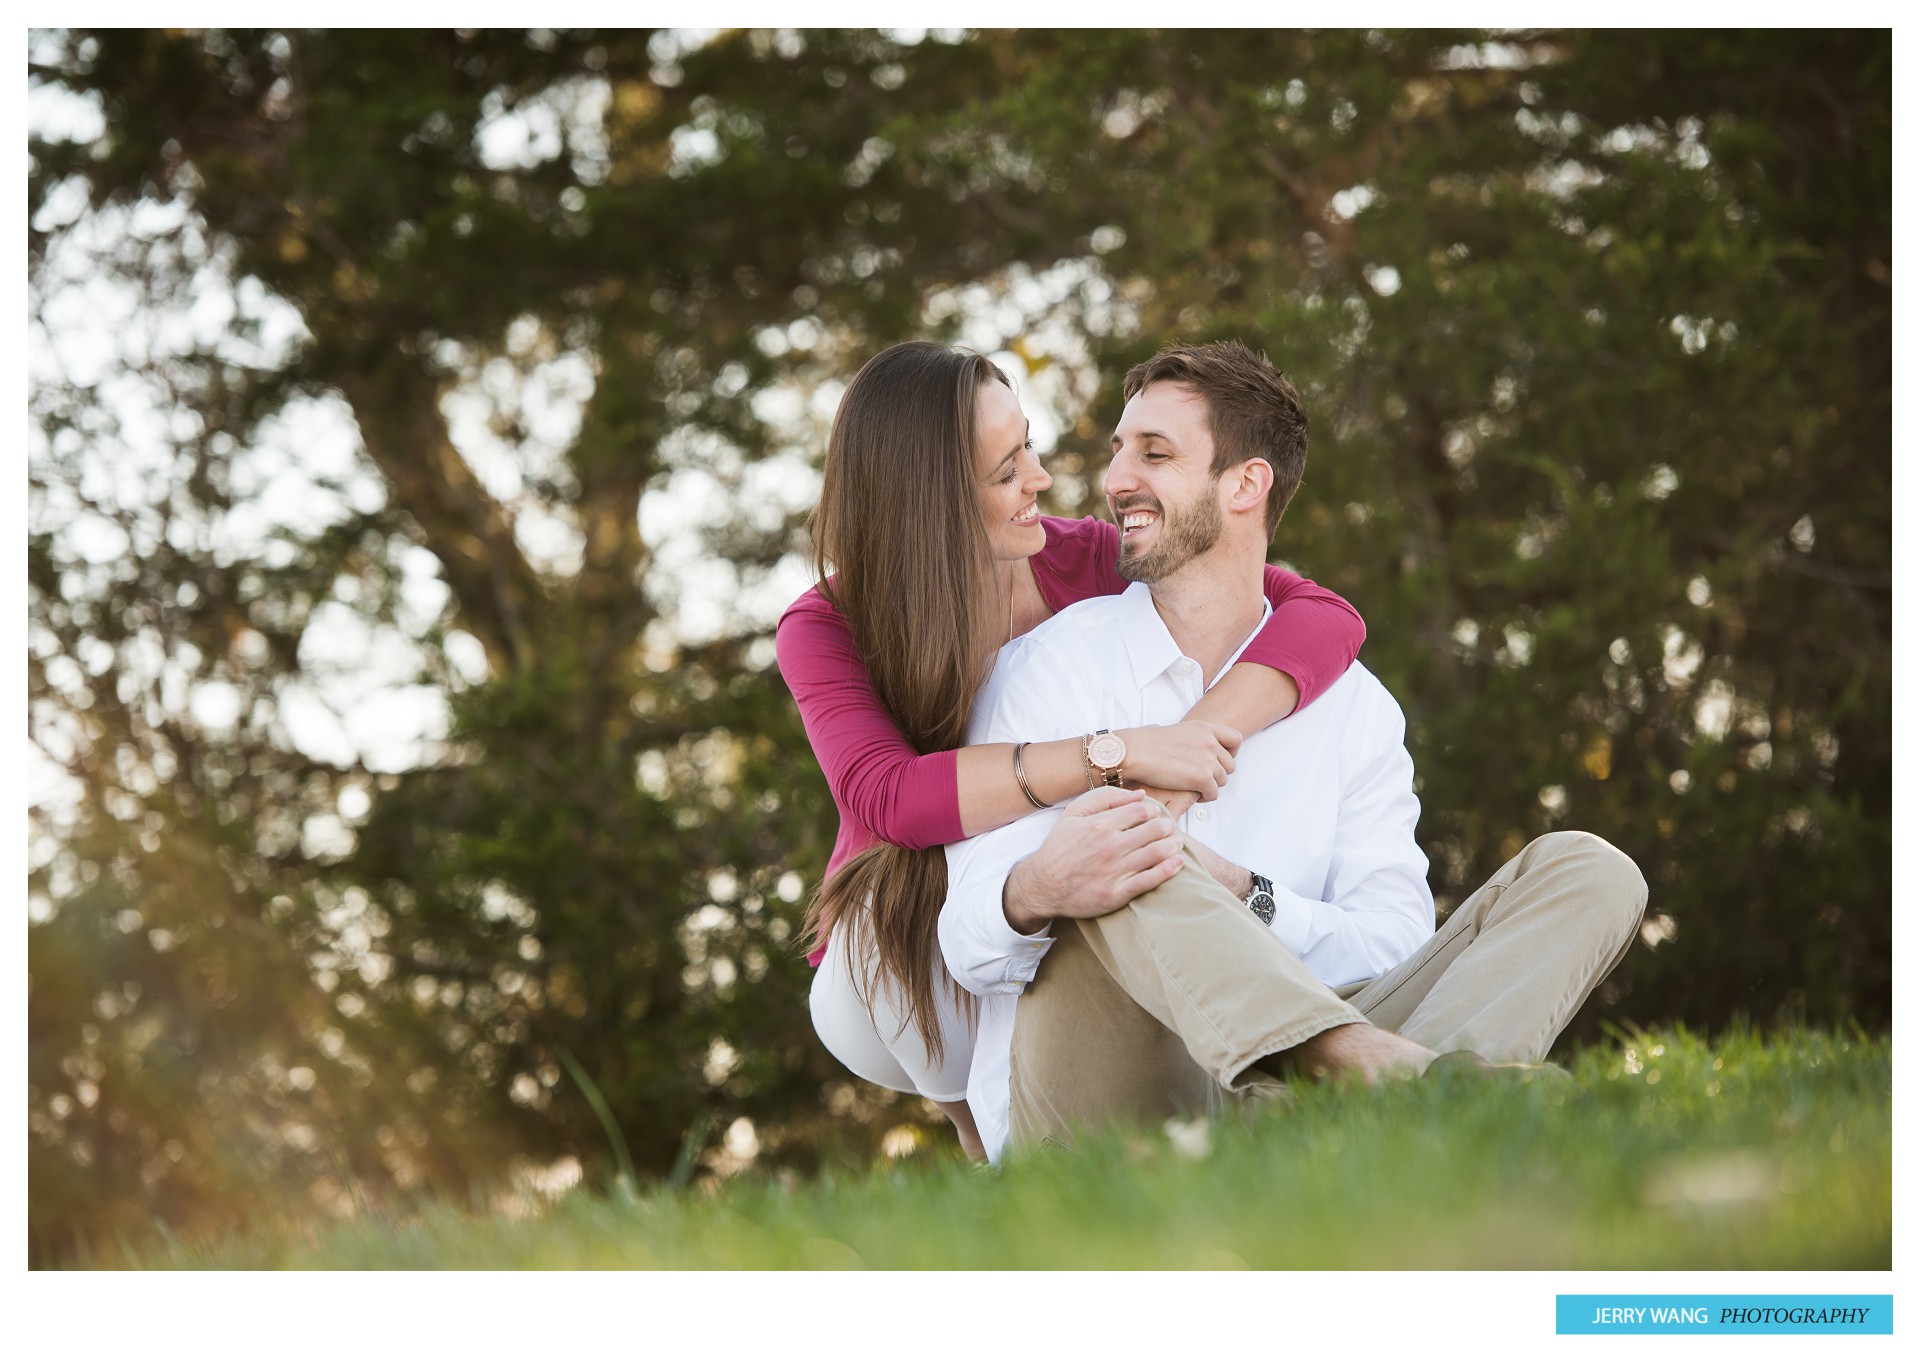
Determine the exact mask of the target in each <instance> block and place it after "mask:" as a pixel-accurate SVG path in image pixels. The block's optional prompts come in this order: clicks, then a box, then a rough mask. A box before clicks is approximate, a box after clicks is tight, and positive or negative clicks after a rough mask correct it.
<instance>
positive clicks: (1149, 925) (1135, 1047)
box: [1009, 831, 1647, 1147]
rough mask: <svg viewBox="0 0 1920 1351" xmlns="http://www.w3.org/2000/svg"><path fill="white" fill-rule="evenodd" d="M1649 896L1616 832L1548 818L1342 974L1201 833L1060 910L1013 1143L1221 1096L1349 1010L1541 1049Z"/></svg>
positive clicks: (1428, 1043)
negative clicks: (1440, 908)
mask: <svg viewBox="0 0 1920 1351" xmlns="http://www.w3.org/2000/svg"><path fill="white" fill-rule="evenodd" d="M1646 901H1647V886H1646V882H1645V880H1644V879H1643V878H1642V877H1641V876H1640V870H1639V868H1637V867H1635V866H1634V863H1633V860H1632V859H1630V858H1628V857H1627V856H1626V855H1625V854H1623V853H1621V852H1620V851H1619V850H1618V849H1615V848H1614V847H1613V846H1612V845H1610V844H1608V843H1607V842H1606V841H1605V840H1602V839H1600V838H1599V837H1598V836H1595V835H1587V834H1582V833H1579V832H1573V831H1568V832H1562V833H1560V834H1555V835H1544V836H1542V837H1541V838H1539V839H1537V840H1535V841H1534V842H1533V843H1532V844H1529V845H1528V846H1527V847H1526V848H1525V849H1522V850H1521V851H1520V852H1519V854H1517V855H1516V856H1515V857H1514V858H1513V860H1512V861H1511V862H1509V863H1508V864H1507V865H1506V866H1505V867H1503V868H1501V869H1500V871H1499V872H1497V873H1495V874H1494V875H1493V877H1492V878H1491V879H1489V880H1488V882H1487V883H1486V885H1485V886H1483V887H1481V888H1480V889H1479V890H1478V891H1476V892H1474V894H1473V895H1472V896H1470V897H1468V898H1467V899H1466V900H1465V901H1464V902H1462V903H1461V904H1460V906H1459V908H1457V909H1456V910H1455V911H1454V912H1453V914H1452V915H1451V916H1449V917H1448V919H1447V922H1446V923H1445V924H1444V925H1442V926H1441V928H1440V930H1439V932H1437V933H1435V934H1434V936H1433V937H1432V938H1430V939H1429V940H1427V942H1426V943H1424V944H1422V945H1421V947H1420V949H1419V951H1417V952H1415V953H1414V954H1413V955H1412V956H1411V957H1408V958H1407V959H1406V960H1405V961H1403V962H1401V963H1400V964H1399V965H1398V966H1395V967H1394V968H1393V969H1392V970H1390V971H1387V972H1385V973H1384V974H1382V975H1380V976H1376V977H1374V978H1373V979H1372V980H1367V981H1361V982H1358V983H1356V984H1354V985H1349V986H1342V987H1340V988H1339V989H1332V988H1330V987H1328V986H1327V985H1325V984H1323V983H1322V982H1321V981H1320V980H1319V979H1318V978H1317V977H1315V976H1314V974H1313V973H1312V972H1311V971H1309V970H1308V969H1307V968H1306V966H1305V964H1304V963H1302V962H1301V960H1300V959H1299V958H1298V957H1296V956H1294V954H1293V953H1291V952H1289V951H1288V950H1287V949H1286V948H1285V947H1283V946H1282V945H1281V944H1279V943H1277V942H1275V941H1274V938H1273V935H1272V934H1271V933H1269V932H1267V931H1266V927H1265V926H1264V925H1262V924H1261V923H1260V921H1259V920H1257V919H1255V918H1254V917H1253V915H1252V914H1251V913H1250V912H1249V911H1248V910H1247V908H1246V906H1245V905H1244V904H1242V903H1241V902H1240V901H1239V900H1238V899H1236V898H1235V897H1234V896H1232V895H1231V894H1230V893H1228V892H1227V890H1226V889H1225V888H1224V887H1222V886H1221V885H1220V884H1219V883H1217V882H1215V881H1214V880H1213V878H1212V877H1211V876H1210V875H1208V873H1207V872H1206V870H1205V869H1204V868H1203V867H1202V866H1201V865H1200V862H1199V860H1198V859H1196V858H1195V857H1194V856H1193V853H1192V851H1191V850H1189V851H1188V854H1187V866H1186V867H1185V868H1183V869H1182V870H1181V872H1180V873H1179V875H1178V876H1176V877H1175V878H1173V879H1172V880H1171V881H1169V882H1166V883H1165V884H1163V885H1161V886H1159V887H1156V888H1154V890H1152V891H1150V892H1147V893H1146V894H1144V895H1142V896H1140V897H1138V898H1137V899H1135V900H1134V902H1133V903H1132V904H1131V905H1127V906H1123V907H1122V908H1121V909H1119V910H1116V911H1114V912H1113V913H1112V914H1110V915H1103V916H1101V917H1100V918H1099V919H1093V920H1078V921H1074V922H1072V923H1061V924H1056V925H1055V928H1054V944H1053V947H1052V949H1051V950H1050V951H1049V952H1048V953H1047V957H1046V960H1045V961H1044V962H1042V963H1041V966H1040V970H1039V973H1038V974H1037V975H1036V976H1035V978H1034V980H1033V981H1032V982H1031V983H1030V984H1029V985H1028V986H1027V989H1026V992H1025V993H1024V994H1022V995H1021V996H1020V1000H1019V1003H1018V1004H1017V1005H1016V1006H1015V1013H1014V1027H1013V1048H1012V1056H1011V1074H1012V1082H1011V1095H1012V1101H1011V1120H1010V1138H1009V1143H1010V1144H1012V1145H1013V1146H1015V1147H1019V1146H1021V1145H1023V1144H1033V1143H1036V1142H1038V1141H1042V1140H1052V1141H1055V1142H1057V1143H1060V1144H1066V1143H1068V1142H1070V1141H1071V1139H1072V1131H1073V1127H1074V1125H1075V1124H1082V1125H1086V1124H1097V1123H1100V1122H1104V1121H1111V1120H1115V1119H1133V1120H1159V1119H1162V1118H1165V1117H1167V1116H1169V1115H1173V1114H1176V1113H1189V1114H1198V1113H1203V1112H1208V1111H1212V1110H1214V1109H1216V1108H1218V1107H1219V1106H1220V1105H1221V1104H1222V1103H1223V1102H1224V1101H1225V1100H1226V1098H1227V1096H1229V1095H1230V1094H1233V1093H1246V1092H1249V1091H1252V1092H1258V1091H1260V1085H1261V1084H1263V1083H1271V1079H1270V1077H1269V1076H1267V1075H1266V1074H1265V1073H1264V1071H1262V1070H1259V1069H1256V1068H1254V1066H1255V1062H1256V1061H1259V1060H1260V1059H1262V1058H1263V1057H1265V1056H1269V1055H1273V1054H1275V1053H1277V1052H1280V1051H1284V1050H1287V1049H1288V1048H1290V1047H1293V1046H1297V1045H1299V1044H1300V1043H1301V1042H1303V1041H1306V1040H1307V1039H1308V1038H1310V1037H1312V1036H1314V1035H1316V1034H1318V1033H1320V1032H1324V1031H1326V1030H1327V1029H1329V1028H1332V1027H1338V1026H1340V1025H1342V1024H1345V1023H1358V1022H1371V1023H1373V1024H1374V1025H1375V1026H1377V1027H1383V1028H1386V1029H1387V1030H1388V1031H1392V1032H1398V1033H1399V1034H1400V1035H1401V1036H1403V1037H1406V1038H1408V1039H1409V1040H1411V1041H1415V1042H1418V1043H1419V1044H1420V1045H1422V1046H1425V1047H1427V1048H1428V1049H1430V1050H1433V1051H1453V1050H1472V1051H1478V1052H1479V1053H1480V1054H1481V1055H1484V1056H1485V1057H1487V1059H1489V1060H1494V1061H1512V1060H1521V1061H1537V1060H1540V1059H1542V1058H1544V1057H1545V1055H1546V1053H1547V1048H1548V1047H1550V1046H1551V1045H1552V1044H1553V1040H1554V1038H1555V1037H1556V1036H1558V1035H1559V1034H1560V1030H1561V1029H1562V1028H1564V1027H1565V1026H1566V1025H1567V1023H1568V1022H1569V1021H1570V1020H1571V1019H1572V1018H1573V1015H1574V1014H1575V1013H1576V1012H1577V1011H1578V1010H1579V1008H1580V1005H1581V1004H1582V1003H1584V1002H1585V1001H1586V998H1587V996H1588V995H1590V994H1592V993H1593V991H1594V989H1595V987H1596V986H1598V985H1599V984H1600V982H1601V981H1602V980H1603V979H1604V978H1605V977H1606V974H1607V973H1608V972H1609V971H1611V970H1612V969H1613V968H1614V967H1615V966H1616V965H1617V964H1618V963H1619V961H1620V959H1621V958H1622V957H1624V956H1625V955H1626V953H1627V949H1628V947H1629V946H1631V945H1632V942H1633V937H1634V935H1635V934H1636V933H1637V932H1638V931H1639V925H1640V917H1641V914H1642V912H1643V911H1644V910H1645V909H1646Z"/></svg>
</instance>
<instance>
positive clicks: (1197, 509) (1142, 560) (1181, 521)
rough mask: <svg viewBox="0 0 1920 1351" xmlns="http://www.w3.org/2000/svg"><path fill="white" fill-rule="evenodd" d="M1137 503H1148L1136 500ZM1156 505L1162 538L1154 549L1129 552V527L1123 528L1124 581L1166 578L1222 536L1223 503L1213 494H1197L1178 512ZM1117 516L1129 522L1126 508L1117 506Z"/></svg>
mask: <svg viewBox="0 0 1920 1351" xmlns="http://www.w3.org/2000/svg"><path fill="white" fill-rule="evenodd" d="M1134 505H1136V506H1138V505H1145V504H1143V503H1141V502H1139V501H1138V499H1136V500H1135V503H1134ZM1152 506H1153V508H1154V510H1156V511H1158V512H1159V513H1160V539H1159V542H1158V543H1156V544H1155V545H1154V546H1153V547H1152V548H1151V549H1149V550H1147V551H1145V552H1143V553H1134V554H1131V555H1129V554H1128V552H1127V537H1126V534H1125V533H1124V529H1125V527H1124V526H1123V527H1122V531H1123V533H1122V534H1121V536H1120V576H1121V579H1122V580H1124V581H1129V582H1146V583H1148V584H1149V585H1151V584H1152V583H1154V582H1159V581H1164V580H1165V579H1166V578H1168V577H1171V576H1173V574H1174V573H1176V572H1178V571H1180V569H1181V568H1183V567H1185V566H1186V565H1187V563H1188V562H1189V561H1190V560H1192V559H1194V558H1197V557H1199V556H1200V555H1201V554H1203V553H1205V552H1206V551H1207V550H1209V549H1211V548H1212V547H1213V546H1214V544H1215V543H1216V542H1218V540H1219V539H1220V531H1221V529H1222V527H1223V525H1224V518H1223V517H1222V516H1221V514H1220V503H1219V501H1218V500H1217V499H1216V498H1215V497H1214V495H1213V494H1212V493H1209V492H1202V493H1199V494H1196V495H1195V497H1194V500H1193V501H1192V502H1191V503H1190V504H1188V505H1187V506H1185V507H1183V508H1181V510H1180V511H1179V512H1178V513H1177V514H1176V513H1173V512H1169V511H1168V510H1167V509H1166V507H1165V506H1163V505H1162V504H1160V503H1158V502H1155V503H1153V504H1152ZM1114 515H1115V516H1116V517H1118V518H1119V519H1120V520H1122V521H1125V520H1126V518H1127V512H1126V509H1125V508H1123V507H1119V506H1116V507H1115V508H1114Z"/></svg>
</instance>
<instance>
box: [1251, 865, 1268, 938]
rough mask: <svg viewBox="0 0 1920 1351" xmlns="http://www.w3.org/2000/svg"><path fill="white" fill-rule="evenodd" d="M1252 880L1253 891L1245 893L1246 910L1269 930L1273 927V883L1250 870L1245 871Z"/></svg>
mask: <svg viewBox="0 0 1920 1351" xmlns="http://www.w3.org/2000/svg"><path fill="white" fill-rule="evenodd" d="M1247 874H1248V876H1250V877H1252V878H1253V890H1252V891H1249V892H1248V893H1247V909H1249V910H1251V911H1252V912H1253V917H1254V918H1255V919H1257V920H1259V921H1260V922H1261V923H1262V924H1265V925H1267V926H1268V927H1269V928H1271V927H1272V925H1273V883H1271V882H1269V881H1268V880H1267V879H1266V878H1264V877H1262V876H1261V875H1260V874H1259V873H1257V872H1254V871H1253V870H1252V869H1248V870H1247Z"/></svg>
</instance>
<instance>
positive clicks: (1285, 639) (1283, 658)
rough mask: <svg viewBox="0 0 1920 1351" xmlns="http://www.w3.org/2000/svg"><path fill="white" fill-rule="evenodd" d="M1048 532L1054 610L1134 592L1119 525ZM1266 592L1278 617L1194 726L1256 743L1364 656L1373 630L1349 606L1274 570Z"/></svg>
mask: <svg viewBox="0 0 1920 1351" xmlns="http://www.w3.org/2000/svg"><path fill="white" fill-rule="evenodd" d="M1041 525H1042V526H1043V527H1044V528H1045V529H1046V533H1047V545H1046V548H1045V549H1043V550H1042V551H1041V552H1040V553H1039V554H1038V555H1036V556H1035V558H1034V560H1033V576H1034V580H1035V581H1036V582H1038V583H1039V584H1040V594H1041V595H1042V596H1043V597H1045V599H1046V602H1047V604H1048V605H1050V606H1051V607H1052V608H1054V609H1055V610H1064V609H1065V608H1066V607H1067V606H1069V605H1071V604H1073V603H1074V602H1075V601H1081V600H1086V599H1088V598H1089V597H1091V596H1117V595H1119V594H1120V593H1121V592H1122V591H1124V590H1126V589H1127V583H1126V582H1125V581H1123V580H1122V579H1121V577H1120V570H1119V560H1120V532H1119V531H1118V530H1116V529H1114V526H1113V523H1112V522H1111V521H1103V520H1100V519H1099V518H1097V517H1093V516H1087V517H1082V518H1081V519H1079V520H1074V521H1069V520H1062V519H1060V518H1058V517H1053V516H1049V517H1046V518H1044V519H1043V520H1042V521H1041ZM1262 585H1263V589H1264V590H1265V591H1266V595H1267V601H1268V603H1270V604H1271V605H1272V606H1273V614H1272V615H1271V616H1270V617H1269V618H1268V620H1267V622H1266V623H1265V624H1264V625H1263V626H1262V627H1261V629H1260V632H1258V633H1256V634H1255V635H1254V637H1253V641H1252V642H1250V643H1248V644H1247V650H1246V651H1245V652H1243V653H1241V654H1240V660H1239V661H1238V662H1237V663H1236V664H1235V665H1234V667H1233V669H1232V670H1231V671H1228V672H1227V674H1226V675H1225V676H1223V677H1222V678H1221V679H1220V680H1219V681H1217V682H1216V683H1215V684H1214V687H1213V689H1211V690H1210V691H1208V692H1207V695H1206V697H1205V698H1203V699H1202V700H1201V701H1200V702H1199V703H1198V704H1195V705H1194V706H1193V708H1192V709H1191V710H1190V711H1189V712H1188V714H1187V717H1188V718H1189V719H1193V720H1197V721H1204V722H1216V723H1222V724H1225V725H1226V726H1229V727H1232V728H1234V729H1235V730H1237V731H1239V732H1241V733H1242V734H1243V735H1249V736H1250V735H1252V734H1253V733H1255V732H1257V731H1259V730H1260V729H1261V728H1263V727H1268V726H1271V725H1272V724H1273V723H1276V722H1278V721H1279V720H1280V719H1282V718H1284V717H1287V716H1288V715H1289V714H1291V713H1293V712H1294V711H1295V709H1297V708H1305V707H1306V706H1307V705H1308V704H1310V703H1312V702H1313V701H1314V700H1315V699H1316V698H1318V697H1319V695H1320V692H1321V691H1322V690H1324V689H1326V687H1327V686H1329V685H1331V684H1332V683H1333V682H1334V681H1336V680H1338V679H1339V678H1340V677H1341V676H1343V675H1345V674H1346V670H1347V668H1348V667H1349V666H1351V665H1353V659H1354V658H1355V657H1356V656H1357V655H1359V652H1360V644H1361V643H1363V642H1365V641H1366V637H1367V626H1366V625H1365V624H1364V623H1362V622H1361V620H1360V613H1359V611H1357V610H1355V609H1354V608H1353V607H1352V606H1351V605H1349V604H1347V603H1346V601H1344V600H1342V599H1341V598H1340V597H1339V596H1336V595H1335V594H1334V593H1333V592H1331V591H1329V590H1327V589H1326V588H1325V587H1323V586H1317V585H1315V584H1314V583H1312V582H1310V581H1308V580H1307V579H1306V578H1304V577H1301V576H1297V575H1296V574H1294V573H1291V572H1288V571H1287V570H1286V569H1284V568H1276V567H1271V566H1269V567H1268V568H1267V569H1266V573H1265V575H1264V577H1263V579H1262Z"/></svg>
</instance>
